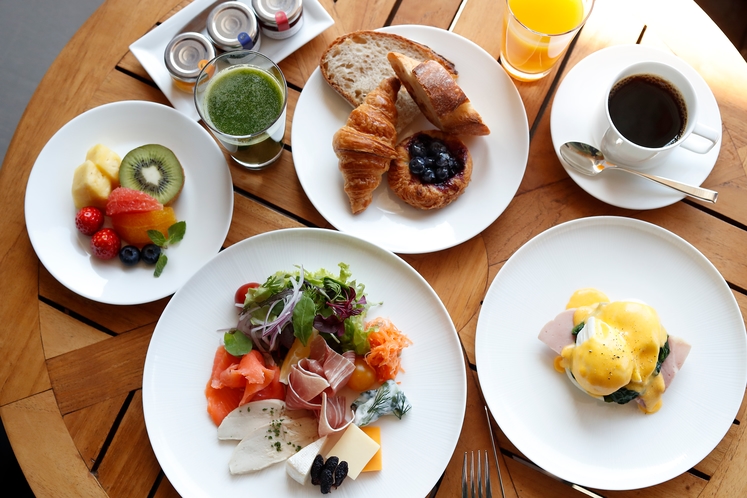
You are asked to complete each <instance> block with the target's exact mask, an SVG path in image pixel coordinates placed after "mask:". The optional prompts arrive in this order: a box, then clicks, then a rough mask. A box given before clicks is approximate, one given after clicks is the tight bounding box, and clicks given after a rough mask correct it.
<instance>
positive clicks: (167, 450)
mask: <svg viewBox="0 0 747 498" xmlns="http://www.w3.org/2000/svg"><path fill="white" fill-rule="evenodd" d="M340 262H344V263H347V264H348V265H349V266H350V271H351V272H352V275H353V278H354V279H355V280H356V281H357V282H359V283H363V284H364V285H365V286H366V294H367V295H368V299H369V301H370V302H380V303H381V304H380V305H377V306H374V307H372V308H371V309H370V310H369V311H368V315H367V316H368V317H369V318H375V317H377V316H380V317H386V318H389V319H391V320H392V322H393V323H394V325H395V326H397V328H399V329H400V330H402V332H404V333H405V334H407V336H408V337H409V338H410V339H411V340H412V344H411V345H410V346H408V347H407V348H406V349H404V351H403V352H402V367H403V368H404V370H405V372H404V373H400V374H399V375H398V376H397V382H398V383H400V386H401V387H402V389H403V390H404V392H405V394H406V396H407V397H408V400H409V401H410V403H411V404H412V409H411V410H410V411H409V412H408V413H407V414H406V415H405V416H403V417H402V419H401V420H398V419H397V418H395V417H393V416H386V417H382V418H381V419H379V420H377V421H376V422H375V424H374V425H378V426H380V427H381V444H382V458H383V465H384V468H383V470H382V471H380V472H366V473H363V474H361V475H360V476H358V478H357V479H356V480H352V479H347V480H346V481H345V482H344V483H343V484H342V486H340V487H339V488H338V489H336V490H334V491H333V496H336V497H339V498H344V497H352V496H370V497H373V496H398V497H399V496H427V495H428V494H429V492H430V491H431V489H432V488H433V486H434V485H435V484H436V482H437V481H438V480H439V479H440V478H441V475H442V474H443V471H444V469H445V468H446V465H447V464H448V463H449V460H450V459H451V457H452V455H453V453H454V448H455V447H456V443H457V440H458V439H459V434H460V433H461V428H462V422H463V419H464V412H465V407H466V401H467V398H466V396H467V376H466V375H467V373H466V369H465V364H464V359H463V357H462V348H461V346H460V342H459V337H458V336H457V333H456V329H455V328H454V325H453V323H452V321H451V319H450V318H449V314H448V312H447V311H446V308H445V307H444V305H443V304H442V303H441V300H440V299H439V297H438V295H437V294H436V293H435V291H434V290H433V288H431V286H430V285H429V284H428V283H427V282H426V281H425V279H423V277H421V276H420V275H419V274H418V273H417V272H416V271H415V270H414V269H413V268H412V267H411V266H410V265H408V264H407V263H406V262H404V261H403V260H402V259H401V258H399V257H398V256H396V255H394V254H392V253H391V252H389V251H386V250H384V249H382V248H380V247H378V246H375V245H373V244H371V243H369V242H366V241H363V240H361V239H359V238H357V237H353V236H350V235H347V234H344V233H340V232H336V231H332V230H323V229H313V228H296V229H286V230H277V231H274V232H268V233H265V234H262V235H258V236H255V237H252V238H249V239H246V240H243V241H241V242H238V243H236V244H234V245H232V246H231V247H229V248H227V249H226V250H224V251H222V252H221V253H220V254H218V256H216V257H215V258H214V259H213V260H212V261H210V262H209V263H208V264H207V265H205V266H204V267H203V268H202V269H201V270H200V271H198V272H197V273H196V274H195V275H194V276H193V277H192V278H191V279H190V280H189V281H188V282H187V283H186V284H184V286H183V287H182V288H181V289H179V291H177V293H176V294H175V295H174V297H173V298H172V299H171V300H170V301H169V304H168V305H167V306H166V309H165V310H164V312H163V314H162V315H161V318H160V319H159V321H158V325H157V326H156V329H155V331H154V332H153V337H152V339H151V342H150V346H149V348H148V353H147V356H146V359H145V368H144V371H143V412H144V416H145V426H146V428H147V430H148V436H149V438H150V442H151V445H152V446H153V451H154V452H155V454H156V457H157V458H158V462H159V464H160V465H161V468H162V469H163V471H164V473H165V474H166V476H167V477H168V479H169V481H170V482H171V484H173V485H174V488H175V489H176V491H177V492H178V493H179V494H180V495H181V496H184V497H185V498H187V497H211V496H247V495H248V494H251V496H273V497H317V496H319V495H320V492H319V487H317V486H312V485H311V484H308V485H306V486H301V485H300V484H298V483H296V482H295V481H294V480H293V479H291V478H290V477H288V475H286V472H285V463H284V462H280V463H277V464H275V465H271V466H270V467H267V468H266V469H263V470H261V471H258V472H254V473H250V474H244V475H236V476H232V475H231V474H230V472H229V470H228V462H229V460H230V458H231V454H232V452H233V450H234V448H235V447H236V441H219V440H218V437H217V428H216V426H215V424H213V422H212V421H211V419H210V417H209V415H208V412H207V401H206V399H205V385H206V384H207V381H208V379H209V378H210V373H211V368H212V364H213V357H214V355H215V350H216V348H217V347H218V345H219V344H220V341H221V338H222V335H223V334H222V333H221V332H219V330H220V329H224V328H230V327H234V326H235V325H236V321H237V317H238V311H237V308H236V307H235V306H234V294H235V292H236V289H238V288H239V286H241V285H243V284H244V283H246V282H252V281H260V282H263V281H264V280H265V279H266V278H267V277H269V276H270V275H272V274H273V273H275V272H276V271H280V270H285V271H292V270H295V269H296V267H295V266H294V265H303V267H304V268H305V269H307V270H309V271H316V270H318V269H320V268H326V269H327V270H329V271H332V272H337V270H338V267H337V265H338V263H340ZM413 462H417V466H416V467H415V466H413Z"/></svg>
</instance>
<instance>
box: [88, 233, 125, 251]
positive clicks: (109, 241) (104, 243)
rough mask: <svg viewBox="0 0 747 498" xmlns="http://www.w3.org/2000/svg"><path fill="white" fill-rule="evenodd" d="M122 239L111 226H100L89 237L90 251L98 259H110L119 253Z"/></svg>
mask: <svg viewBox="0 0 747 498" xmlns="http://www.w3.org/2000/svg"><path fill="white" fill-rule="evenodd" d="M120 245H122V241H121V240H120V238H119V235H117V232H115V231H114V230H112V229H111V228H102V229H101V230H99V231H98V232H96V233H94V234H93V237H91V251H93V255H94V256H96V257H97V258H100V259H112V258H115V257H117V255H118V254H119V246H120Z"/></svg>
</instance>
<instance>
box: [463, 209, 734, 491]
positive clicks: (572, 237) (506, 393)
mask: <svg viewBox="0 0 747 498" xmlns="http://www.w3.org/2000/svg"><path fill="white" fill-rule="evenodd" d="M585 287H594V288H597V289H599V290H601V291H602V292H604V293H605V294H607V296H609V297H610V299H613V300H623V299H631V298H635V299H639V300H641V301H643V302H646V303H648V304H649V305H651V306H653V307H654V308H655V309H656V311H657V313H658V315H659V317H660V318H661V321H662V324H663V325H664V327H666V330H667V331H668V332H669V333H671V334H672V335H675V336H678V337H681V338H683V339H685V340H686V341H687V342H689V343H690V344H691V345H692V350H691V351H690V354H689V356H688V357H687V361H685V363H684V365H683V366H682V369H681V370H680V371H679V372H678V373H677V376H676V378H675V379H674V381H673V382H672V384H671V385H670V386H669V388H668V389H667V391H666V392H665V393H664V395H663V397H662V407H661V409H660V410H659V411H658V412H656V413H653V414H651V415H644V414H643V413H641V412H640V411H639V410H638V409H637V408H636V403H630V404H628V405H617V404H612V403H604V402H602V401H598V400H595V399H594V398H592V397H590V396H588V395H587V394H585V393H583V392H581V391H580V390H579V389H577V388H576V387H574V386H573V384H572V383H571V382H570V381H569V379H568V377H567V376H566V375H564V374H561V373H558V372H556V371H555V369H554V368H553V359H554V358H555V357H556V355H555V353H554V352H553V351H551V350H550V348H548V347H547V346H546V345H545V344H543V343H542V342H540V340H539V339H538V338H537V336H538V335H539V331H540V329H541V328H542V326H543V325H545V323H547V322H549V321H550V320H552V319H553V318H555V316H556V315H557V314H558V313H560V312H561V311H562V310H563V309H564V308H565V305H566V303H567V302H568V299H569V298H570V296H571V294H572V293H573V292H574V291H575V290H577V289H580V288H585ZM475 351H476V363H477V372H478V375H479V376H480V385H481V387H482V391H483V394H484V396H485V401H486V402H487V404H488V407H489V408H490V410H491V412H492V413H493V416H494V417H495V419H496V422H498V425H500V427H501V430H502V431H503V432H504V433H505V434H506V436H507V437H508V438H509V439H510V440H511V442H512V443H513V444H514V445H515V446H516V448H518V450H519V451H520V452H521V453H522V454H523V455H525V456H526V457H527V458H529V459H530V460H532V461H533V462H534V463H535V464H537V465H539V466H540V467H542V468H543V469H545V470H546V471H548V472H550V473H552V474H554V475H556V476H557V477H560V478H561V479H564V480H566V481H569V482H572V483H575V484H580V485H582V486H588V487H591V488H598V489H610V490H623V489H636V488H642V487H647V486H653V485H656V484H659V483H661V482H664V481H666V480H669V479H672V478H674V477H676V476H678V475H680V474H682V473H683V472H686V471H687V470H689V469H691V468H692V467H693V466H695V465H696V464H697V463H698V462H700V461H701V460H702V459H703V458H704V457H706V456H707V455H708V454H709V453H710V452H711V451H712V450H713V449H714V448H715V447H716V445H717V444H718V443H719V442H720V441H721V439H722V438H723V437H724V435H725V434H726V433H727V431H729V430H730V428H731V427H732V424H733V422H734V418H735V417H736V415H737V412H738V411H739V408H740V404H741V403H742V398H743V397H744V389H745V385H747V361H746V360H747V337H746V336H745V328H744V321H743V319H742V314H741V312H740V309H739V305H738V304H737V302H736V300H735V299H734V294H733V292H732V291H731V289H729V286H728V285H727V283H726V282H725V281H724V278H723V277H722V276H721V275H720V274H719V272H718V270H717V269H716V268H715V267H714V266H713V264H711V262H710V261H708V259H706V257H705V256H704V255H703V254H701V253H700V252H699V251H698V250H697V249H696V248H695V247H693V246H692V245H690V244H689V243H688V242H687V241H685V240H683V239H682V238H680V237H678V236H677V235H675V234H673V233H671V232H669V231H667V230H665V229H663V228H660V227H658V226H656V225H652V224H650V223H646V222H643V221H639V220H635V219H630V218H619V217H608V216H600V217H592V218H582V219H579V220H574V221H570V222H567V223H563V224H561V225H557V226H555V227H553V228H551V229H549V230H546V231H545V232H542V233H541V234H539V235H538V236H536V237H535V238H533V239H532V240H530V241H529V242H527V243H526V244H525V245H524V246H522V247H521V249H519V250H518V251H516V252H515V253H514V254H513V255H512V256H511V258H510V259H509V260H508V261H507V262H506V264H505V265H503V268H501V270H500V271H499V272H498V275H497V276H496V277H495V279H494V280H493V282H492V283H491V285H490V288H489V289H488V292H487V293H486V295H485V299H484V300H483V305H482V309H481V311H480V316H479V318H478V321H477V333H476V336H475ZM518 372H520V374H517V373H518ZM641 495H645V496H648V494H647V493H642V494H641Z"/></svg>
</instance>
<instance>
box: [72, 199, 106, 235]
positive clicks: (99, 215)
mask: <svg viewBox="0 0 747 498" xmlns="http://www.w3.org/2000/svg"><path fill="white" fill-rule="evenodd" d="M102 226H104V212H103V211H101V209H99V208H97V207H93V206H87V207H84V208H81V210H80V211H78V214H76V215H75V227H76V228H77V229H78V231H79V232H80V233H82V234H83V235H93V234H94V233H96V232H98V231H99V230H101V227H102Z"/></svg>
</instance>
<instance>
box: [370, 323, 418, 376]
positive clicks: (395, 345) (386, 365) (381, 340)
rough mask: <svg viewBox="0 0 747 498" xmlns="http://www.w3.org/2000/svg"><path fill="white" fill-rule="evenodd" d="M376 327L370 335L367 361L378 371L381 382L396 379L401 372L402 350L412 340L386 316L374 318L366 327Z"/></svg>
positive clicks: (402, 370) (377, 374)
mask: <svg viewBox="0 0 747 498" xmlns="http://www.w3.org/2000/svg"><path fill="white" fill-rule="evenodd" d="M369 328H374V329H375V330H374V331H372V332H371V333H370V334H369V335H368V344H369V345H370V346H371V351H369V352H368V353H367V354H366V363H368V365H369V366H370V367H371V368H373V369H374V371H375V372H376V379H377V380H378V381H379V382H385V381H387V380H394V378H395V377H396V376H397V374H398V373H399V372H404V369H402V367H401V366H400V355H401V354H402V350H403V349H404V348H406V347H407V346H409V345H410V344H412V341H411V340H410V339H409V338H408V337H407V336H406V335H405V334H403V333H402V332H400V331H399V330H398V329H397V327H395V326H394V324H393V323H392V322H391V321H389V320H388V319H386V318H374V319H373V320H371V321H370V322H368V323H367V324H366V329H369Z"/></svg>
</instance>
